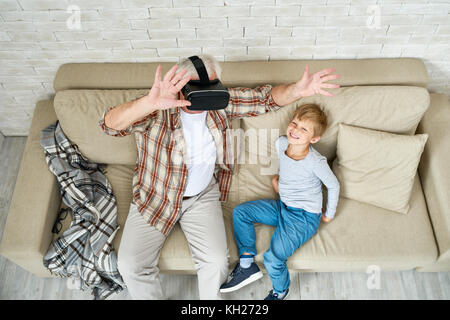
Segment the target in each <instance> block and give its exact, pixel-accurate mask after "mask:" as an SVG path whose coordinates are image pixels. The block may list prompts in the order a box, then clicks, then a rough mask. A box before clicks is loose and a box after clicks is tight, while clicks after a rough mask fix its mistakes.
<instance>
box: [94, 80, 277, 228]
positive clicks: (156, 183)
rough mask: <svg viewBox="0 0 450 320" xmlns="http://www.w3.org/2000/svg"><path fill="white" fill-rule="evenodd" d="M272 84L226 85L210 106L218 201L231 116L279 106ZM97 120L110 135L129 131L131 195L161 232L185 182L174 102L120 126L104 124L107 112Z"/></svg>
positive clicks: (229, 153) (229, 151) (176, 210)
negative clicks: (222, 98) (134, 157)
mask: <svg viewBox="0 0 450 320" xmlns="http://www.w3.org/2000/svg"><path fill="white" fill-rule="evenodd" d="M271 89H272V86H271V85H263V86H259V87H256V88H255V89H250V88H241V87H237V88H228V92H229V93H230V101H229V104H228V106H227V107H226V108H225V109H222V110H210V111H208V114H207V116H206V124H207V126H208V128H209V130H210V132H211V134H212V136H213V139H214V141H215V143H216V147H217V159H216V168H215V175H216V177H217V178H218V183H219V189H220V192H221V196H220V201H226V200H227V197H228V192H229V187H230V184H231V175H232V172H233V146H232V143H233V142H232V139H231V135H230V130H227V129H231V124H230V122H231V120H234V119H238V118H242V117H253V116H257V115H260V114H263V113H265V112H268V111H275V110H278V109H279V108H280V107H279V106H278V105H277V104H276V103H275V102H274V100H273V98H272V95H271V94H270V91H271ZM112 108H114V106H110V107H108V108H107V109H106V110H105V111H104V113H103V116H102V118H101V119H100V121H99V125H100V126H101V128H102V130H103V131H104V132H105V133H106V134H108V135H111V136H115V137H121V136H126V135H129V134H132V133H134V134H135V138H136V144H137V150H138V161H137V164H136V168H135V170H134V176H133V199H134V203H135V204H136V205H137V207H138V209H139V212H140V213H141V214H142V215H143V216H144V218H145V220H146V221H147V222H148V223H150V224H151V225H153V226H155V227H156V228H157V229H158V230H160V231H161V232H162V233H163V234H164V235H166V234H168V233H169V232H170V230H171V229H172V227H173V226H174V225H175V223H176V222H177V220H178V218H179V216H180V212H181V202H182V198H183V193H184V190H185V187H186V182H187V174H188V172H187V167H186V164H185V163H184V161H183V159H186V146H185V140H184V137H183V131H182V128H181V124H180V123H181V121H180V111H179V108H171V109H167V110H158V111H155V112H153V113H151V114H149V115H147V116H146V117H144V118H143V119H141V120H138V121H136V122H134V123H133V124H131V125H130V126H129V127H128V128H126V129H123V130H115V129H112V128H109V127H107V126H106V125H105V115H106V113H107V112H108V111H109V110H111V109H112Z"/></svg>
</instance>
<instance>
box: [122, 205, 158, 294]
mask: <svg viewBox="0 0 450 320" xmlns="http://www.w3.org/2000/svg"><path fill="white" fill-rule="evenodd" d="M165 239H166V237H165V236H164V235H163V234H162V233H161V232H160V231H159V230H157V229H156V228H155V227H153V226H151V225H150V224H149V223H147V222H146V221H145V220H144V218H143V217H142V215H141V214H140V213H139V212H138V209H137V207H136V205H135V204H134V203H133V202H132V203H131V204H130V211H129V213H128V217H127V221H126V222H125V227H124V230H123V235H122V239H121V241H120V247H119V252H118V261H117V264H118V269H119V272H120V274H121V275H122V278H123V280H124V282H125V285H126V286H127V288H128V291H129V292H130V295H131V297H132V298H133V299H147V300H150V299H165V296H164V294H163V291H162V288H161V283H160V280H159V269H158V266H157V265H158V260H159V255H160V253H161V249H162V246H163V244H164V241H165Z"/></svg>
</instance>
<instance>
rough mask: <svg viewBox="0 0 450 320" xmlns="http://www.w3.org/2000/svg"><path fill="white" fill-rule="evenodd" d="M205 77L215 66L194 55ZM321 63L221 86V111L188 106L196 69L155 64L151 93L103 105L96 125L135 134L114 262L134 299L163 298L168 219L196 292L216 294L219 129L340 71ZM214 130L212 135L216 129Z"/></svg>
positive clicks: (213, 74) (225, 146)
mask: <svg viewBox="0 0 450 320" xmlns="http://www.w3.org/2000/svg"><path fill="white" fill-rule="evenodd" d="M199 57H200V58H201V59H202V61H203V63H204V65H205V67H206V70H207V73H208V75H209V78H210V80H213V79H216V78H220V71H221V69H220V65H219V63H218V62H217V61H216V60H215V59H214V58H213V57H211V56H208V55H199ZM332 72H334V69H324V70H321V71H318V72H316V73H314V74H312V75H310V74H309V68H308V66H306V68H305V71H304V73H303V75H302V77H301V79H300V80H298V81H297V82H295V83H291V84H287V85H280V86H276V87H273V88H272V86H271V85H263V86H259V87H257V88H255V89H249V88H228V92H229V94H230V100H229V104H228V106H227V107H226V108H225V109H223V110H209V111H191V110H189V109H188V108H187V106H189V105H190V102H189V101H187V100H184V97H183V95H182V93H181V92H180V91H181V89H182V88H183V87H184V85H185V84H186V83H187V82H188V81H189V80H198V79H199V76H198V74H197V72H196V69H195V68H194V67H193V65H192V62H191V61H190V60H189V59H183V60H182V61H181V62H180V63H179V64H177V65H174V66H173V67H172V68H171V69H170V70H169V71H168V72H167V73H166V74H165V76H164V78H163V79H161V66H158V67H157V69H156V75H155V80H154V83H153V86H152V88H151V90H150V92H149V93H148V94H147V95H145V96H143V97H141V98H139V99H137V100H134V101H131V102H128V103H124V104H122V105H119V106H115V107H109V108H107V110H105V112H104V113H103V117H102V119H101V120H100V122H99V124H100V126H101V127H102V129H103V131H104V132H105V133H106V134H108V135H112V136H125V135H128V134H132V133H135V138H136V143H137V149H138V162H137V164H136V169H135V171H134V176H133V200H132V203H131V205H130V209H129V214H128V218H127V220H126V223H125V227H124V230H123V235H122V240H121V244H120V250H119V253H118V268H119V271H120V273H121V275H122V277H123V280H124V282H125V284H126V285H127V287H128V290H129V292H130V295H131V297H132V298H133V299H162V298H164V293H163V290H162V287H161V283H160V279H159V269H158V266H157V265H158V260H159V255H160V252H161V249H162V247H163V244H164V241H165V239H166V237H167V236H168V234H169V233H170V231H171V230H172V228H173V226H174V225H175V223H177V222H179V223H180V226H181V228H182V230H183V232H184V234H185V236H186V239H187V241H188V243H189V247H190V250H191V252H192V257H193V259H194V262H195V268H196V270H197V275H198V287H199V295H200V299H220V298H221V296H220V293H219V288H220V285H221V284H222V283H223V282H224V281H225V280H226V278H227V274H228V247H227V241H226V235H225V227H224V222H223V216H222V209H221V204H220V202H221V201H226V199H227V195H228V190H229V186H230V182H231V174H232V169H233V167H232V160H231V152H232V146H231V141H230V139H227V136H226V130H227V129H230V128H231V127H230V121H231V120H233V119H236V118H241V117H249V116H257V115H260V114H263V113H265V112H269V111H275V110H277V109H279V108H280V107H282V106H284V105H287V104H289V103H291V102H294V101H296V100H298V99H300V98H302V97H306V96H311V95H314V94H323V95H327V96H331V95H332V94H331V93H329V92H327V91H325V90H323V88H338V87H339V85H336V84H329V83H325V82H326V81H328V80H332V79H336V78H338V77H339V75H331V73H332ZM217 133H219V134H217Z"/></svg>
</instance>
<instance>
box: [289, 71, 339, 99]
mask: <svg viewBox="0 0 450 320" xmlns="http://www.w3.org/2000/svg"><path fill="white" fill-rule="evenodd" d="M334 71H336V69H334V68H329V69H323V70H320V71H317V72H315V73H313V74H309V66H308V65H306V67H305V72H303V76H302V78H301V79H300V80H298V81H297V82H296V83H295V89H294V90H295V93H296V95H298V96H299V97H309V96H313V95H315V94H322V95H325V96H329V97H332V96H333V94H332V93H330V92H328V91H325V90H323V88H339V87H340V86H339V85H338V84H333V83H326V81H328V80H334V79H337V78H339V77H340V75H338V74H331V73H333V72H334Z"/></svg>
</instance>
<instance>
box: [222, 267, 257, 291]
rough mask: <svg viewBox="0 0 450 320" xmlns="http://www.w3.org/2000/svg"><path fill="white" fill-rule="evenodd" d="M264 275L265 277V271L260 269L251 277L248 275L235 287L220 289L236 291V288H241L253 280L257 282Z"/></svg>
mask: <svg viewBox="0 0 450 320" xmlns="http://www.w3.org/2000/svg"><path fill="white" fill-rule="evenodd" d="M262 277H263V273H262V272H261V271H258V272H257V273H254V274H252V275H251V276H250V277H248V278H247V279H245V280H244V281H242V282H241V283H239V284H237V285H235V286H234V287H230V288H224V289H220V290H219V291H220V292H222V293H227V292H232V291H236V290H239V289H241V288H243V287H245V286H246V285H248V284H250V283H252V282H255V281H256V280H259V279H261V278H262Z"/></svg>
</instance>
